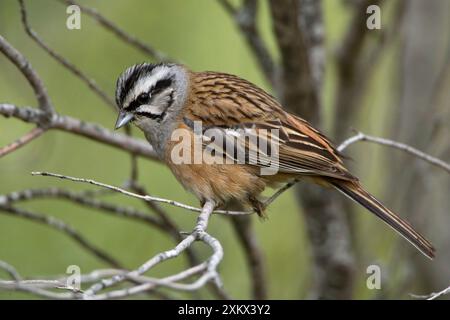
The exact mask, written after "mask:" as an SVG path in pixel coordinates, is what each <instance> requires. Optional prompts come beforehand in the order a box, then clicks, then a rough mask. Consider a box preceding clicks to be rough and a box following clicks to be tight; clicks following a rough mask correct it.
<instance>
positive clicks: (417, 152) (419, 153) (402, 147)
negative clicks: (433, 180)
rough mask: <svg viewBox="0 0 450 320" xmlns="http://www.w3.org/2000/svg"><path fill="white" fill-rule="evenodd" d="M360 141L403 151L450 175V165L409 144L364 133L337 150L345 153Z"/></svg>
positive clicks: (344, 143) (351, 138) (358, 134)
mask: <svg viewBox="0 0 450 320" xmlns="http://www.w3.org/2000/svg"><path fill="white" fill-rule="evenodd" d="M358 141H368V142H373V143H377V144H381V145H384V146H388V147H392V148H395V149H399V150H402V151H404V152H406V153H409V154H411V155H413V156H415V157H417V158H419V159H422V160H424V161H426V162H428V163H431V164H432V165H434V166H436V167H438V168H441V169H443V170H445V171H447V172H448V173H450V163H447V162H445V161H443V160H440V159H438V158H435V157H433V156H430V155H429V154H427V153H425V152H422V151H420V150H418V149H416V148H413V147H411V146H409V145H407V144H404V143H401V142H397V141H393V140H389V139H384V138H378V137H374V136H369V135H366V134H364V133H362V132H358V133H357V134H356V135H354V136H352V137H350V138H348V139H347V140H345V141H344V142H342V143H341V144H340V145H339V146H338V147H337V150H338V151H343V150H344V149H346V148H347V147H348V146H350V145H351V144H353V143H356V142H358Z"/></svg>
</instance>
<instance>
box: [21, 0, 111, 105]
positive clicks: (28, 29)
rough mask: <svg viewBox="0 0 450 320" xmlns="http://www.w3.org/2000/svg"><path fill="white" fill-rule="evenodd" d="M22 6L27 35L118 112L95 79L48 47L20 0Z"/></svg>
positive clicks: (22, 1) (23, 22) (22, 0)
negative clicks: (34, 27) (32, 25)
mask: <svg viewBox="0 0 450 320" xmlns="http://www.w3.org/2000/svg"><path fill="white" fill-rule="evenodd" d="M18 1H19V4H20V14H21V16H22V24H23V26H24V28H25V31H26V33H27V34H28V35H29V36H30V37H31V38H32V39H33V40H34V41H35V42H36V43H37V44H38V45H39V46H40V47H41V48H42V49H44V51H46V52H47V53H48V54H49V55H50V56H51V57H52V58H54V59H55V60H56V61H58V62H59V63H60V64H62V65H63V66H64V67H65V68H66V69H67V70H69V71H70V72H72V73H73V74H74V75H75V76H76V77H78V78H79V79H81V81H83V82H84V83H86V84H87V86H88V87H89V88H90V89H91V90H92V91H93V92H94V93H95V94H97V95H98V96H99V97H100V98H101V99H102V100H103V101H104V102H105V103H106V104H107V105H109V106H110V107H111V108H112V109H113V110H114V111H115V110H116V104H115V103H114V100H113V99H111V97H110V96H108V94H106V92H105V91H104V90H102V89H101V88H100V87H99V86H98V85H97V84H96V83H95V81H94V80H93V79H91V78H89V77H88V76H86V75H85V74H84V73H83V72H82V71H81V70H80V69H78V68H77V67H76V66H75V65H74V64H73V63H72V62H70V61H68V60H67V59H66V58H64V57H63V56H62V55H60V54H59V53H57V52H55V51H54V50H53V49H52V48H50V46H49V45H47V44H46V43H45V42H44V41H43V40H42V39H41V38H40V37H39V35H38V34H37V33H36V32H35V31H34V30H33V29H32V28H31V26H30V24H29V22H28V16H27V11H26V8H25V3H24V0H18Z"/></svg>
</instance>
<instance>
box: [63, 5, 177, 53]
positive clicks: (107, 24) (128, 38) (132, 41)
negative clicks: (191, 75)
mask: <svg viewBox="0 0 450 320" xmlns="http://www.w3.org/2000/svg"><path fill="white" fill-rule="evenodd" d="M59 1H60V2H62V3H66V4H68V5H76V6H78V7H79V8H80V9H81V11H82V12H84V13H85V14H87V15H88V16H90V17H91V18H93V19H94V20H95V21H97V22H98V23H99V24H100V25H101V26H103V27H104V28H105V29H106V30H108V31H111V32H112V33H113V34H114V35H116V36H117V37H118V38H119V39H121V40H123V41H124V42H125V43H128V44H129V45H131V46H133V47H135V48H137V49H139V50H140V51H142V52H143V53H145V54H147V55H149V56H150V57H152V58H154V59H155V60H158V61H174V60H173V59H171V58H169V57H168V56H167V55H166V54H164V53H162V52H160V51H158V50H156V49H155V48H153V47H152V46H150V45H149V44H147V43H145V42H143V41H141V40H139V39H138V38H137V37H135V36H133V35H131V34H129V33H127V32H125V31H124V30H123V29H121V28H120V27H118V26H117V25H116V24H115V23H114V22H112V21H111V20H109V19H107V18H105V17H104V16H103V15H101V14H100V13H98V12H97V10H95V9H92V8H89V7H86V6H82V5H80V4H79V3H78V2H76V1H73V0H59Z"/></svg>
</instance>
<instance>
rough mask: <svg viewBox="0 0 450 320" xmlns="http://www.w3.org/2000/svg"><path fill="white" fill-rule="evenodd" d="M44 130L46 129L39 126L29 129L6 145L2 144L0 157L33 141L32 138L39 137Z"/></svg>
mask: <svg viewBox="0 0 450 320" xmlns="http://www.w3.org/2000/svg"><path fill="white" fill-rule="evenodd" d="M45 131H46V130H45V129H42V128H40V127H36V128H34V129H31V131H30V132H28V133H27V134H25V135H23V136H22V137H20V138H19V139H17V140H16V141H14V142H12V143H10V144H8V145H7V146H4V147H3V148H0V158H1V157H3V156H5V155H7V154H8V153H11V152H13V151H16V150H17V149H19V148H20V147H23V146H24V145H26V144H27V143H29V142H31V141H33V140H34V139H36V138H39V137H40V136H41V135H42V134H43V133H44V132H45Z"/></svg>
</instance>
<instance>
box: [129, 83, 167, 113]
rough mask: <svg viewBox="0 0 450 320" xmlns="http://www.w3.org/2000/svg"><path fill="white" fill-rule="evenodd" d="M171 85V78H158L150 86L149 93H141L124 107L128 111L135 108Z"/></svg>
mask: <svg viewBox="0 0 450 320" xmlns="http://www.w3.org/2000/svg"><path fill="white" fill-rule="evenodd" d="M171 85H172V79H171V78H169V79H163V80H159V81H158V82H156V84H155V85H154V86H153V87H152V88H150V90H149V92H150V94H149V93H148V92H143V93H141V94H140V95H139V96H138V97H137V98H136V99H134V100H133V101H132V102H131V103H130V104H129V105H128V106H127V107H126V108H125V109H126V110H128V111H133V110H136V109H137V108H138V107H139V106H141V105H143V104H146V103H148V102H149V101H150V100H151V98H152V96H154V95H155V94H157V93H159V92H161V91H162V90H164V89H166V88H168V87H170V86H171Z"/></svg>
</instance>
